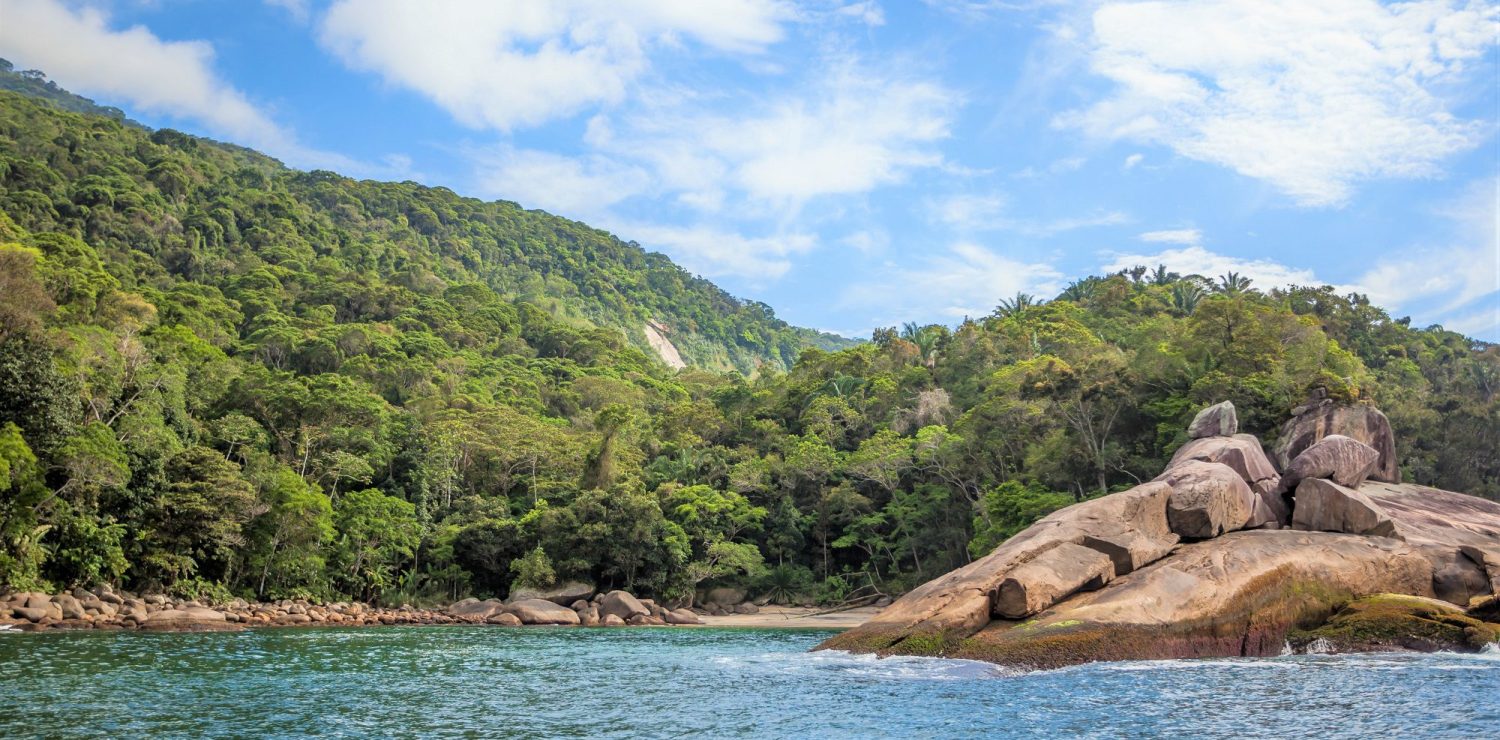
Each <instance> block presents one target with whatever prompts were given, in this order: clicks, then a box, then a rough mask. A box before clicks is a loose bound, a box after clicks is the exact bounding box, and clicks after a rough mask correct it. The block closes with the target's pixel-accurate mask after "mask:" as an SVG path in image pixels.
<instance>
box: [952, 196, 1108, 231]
mask: <svg viewBox="0 0 1500 740" xmlns="http://www.w3.org/2000/svg"><path fill="white" fill-rule="evenodd" d="M925 206H926V210H927V216H928V220H929V221H931V222H932V223H935V224H939V225H942V226H944V227H947V228H949V229H952V230H954V231H957V232H959V233H977V232H984V231H1010V232H1014V233H1017V234H1022V235H1025V236H1034V237H1048V236H1054V235H1057V234H1061V233H1064V232H1068V231H1076V230H1078V229H1087V228H1094V227H1099V226H1115V225H1119V224H1123V223H1128V222H1129V221H1130V217H1129V216H1128V215H1127V214H1125V213H1123V212H1121V211H1098V212H1095V213H1093V214H1090V215H1087V216H1073V217H1066V218H1055V219H1050V220H1047V219H1035V218H1017V217H1015V216H1013V215H1011V213H1010V212H1009V210H1008V207H1007V206H1008V200H1007V199H1006V198H1005V196H1003V195H1001V194H998V193H958V194H954V195H949V196H944V197H939V198H929V199H928V200H927V201H926V204H925Z"/></svg>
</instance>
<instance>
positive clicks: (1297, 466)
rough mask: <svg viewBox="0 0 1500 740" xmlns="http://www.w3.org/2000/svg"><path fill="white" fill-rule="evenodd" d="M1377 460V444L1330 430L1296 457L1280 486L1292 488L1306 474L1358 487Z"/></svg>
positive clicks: (1378, 461)
mask: <svg viewBox="0 0 1500 740" xmlns="http://www.w3.org/2000/svg"><path fill="white" fill-rule="evenodd" d="M1378 464H1380V453H1379V452H1376V451H1375V448H1374V447H1371V446H1369V445H1367V444H1365V443H1363V442H1360V441H1358V440H1355V439H1352V438H1349V437H1345V436H1344V435H1342V434H1330V435H1328V436H1326V437H1324V438H1322V439H1320V440H1318V441H1317V442H1315V443H1313V445H1312V446H1311V447H1308V448H1307V449H1305V450H1303V451H1302V452H1301V453H1300V454H1298V455H1297V457H1295V458H1293V460H1292V464H1291V465H1289V466H1287V469H1286V475H1285V476H1283V477H1282V479H1281V487H1282V489H1283V490H1292V489H1293V488H1295V487H1296V485H1297V483H1298V482H1299V481H1301V480H1302V479H1304V478H1328V479H1330V480H1332V481H1333V482H1334V483H1337V484H1339V485H1341V486H1345V487H1348V488H1358V487H1359V484H1361V483H1364V482H1365V479H1366V478H1369V477H1370V473H1372V472H1374V470H1375V466H1376V465H1378Z"/></svg>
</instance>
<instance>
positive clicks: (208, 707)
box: [0, 627, 1500, 738]
mask: <svg viewBox="0 0 1500 740" xmlns="http://www.w3.org/2000/svg"><path fill="white" fill-rule="evenodd" d="M829 634H830V633H827V632H813V631H791V630H730V629H641V628H636V629H619V630H580V629H546V628H524V629H501V628H455V627H446V628H445V627H431V628H373V629H282V630H262V631H252V632H243V633H208V634H132V633H50V634H49V633H37V634H17V633H0V694H3V703H0V736H3V737H33V736H48V737H58V736H90V737H98V736H112V737H115V736H118V737H125V736H136V737H152V738H154V737H201V736H217V737H223V736H241V737H243V736H302V735H343V736H359V737H366V736H405V737H410V736H435V735H439V736H453V735H467V736H520V737H539V736H569V737H573V736H580V735H602V736H644V737H676V736H698V737H725V736H729V737H737V736H767V737H795V738H804V737H976V736H986V737H1007V736H1016V737H1030V736H1047V737H1087V736H1093V737H1255V736H1274V737H1285V736H1317V737H1330V736H1332V737H1361V736H1364V737H1368V736H1370V735H1373V734H1381V735H1388V734H1394V733H1417V732H1420V733H1422V734H1424V735H1426V736H1429V737H1486V736H1487V737H1495V736H1497V734H1500V655H1497V654H1493V653H1491V654H1484V655H1478V656H1465V655H1453V654H1437V655H1367V656H1300V657H1285V658H1273V659H1260V660H1204V661H1155V662H1141V663H1114V664H1098V665H1093V666H1080V667H1075V668H1069V669H1064V670H1060V671H1048V672H1041V673H1029V674H1015V673H1008V672H1005V671H1002V670H999V669H997V668H994V667H992V666H989V665H986V664H980V663H970V662H963V661H944V660H931V659H915V658H905V659H889V660H882V661H877V660H874V659H872V658H869V657H866V656H851V655H846V654H841V653H827V652H824V653H808V652H806V651H807V649H808V648H810V647H812V646H813V645H815V644H817V643H818V642H819V641H820V640H822V639H823V638H824V637H827V636H828V635H829Z"/></svg>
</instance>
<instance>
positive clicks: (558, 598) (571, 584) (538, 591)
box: [505, 581, 594, 606]
mask: <svg viewBox="0 0 1500 740" xmlns="http://www.w3.org/2000/svg"><path fill="white" fill-rule="evenodd" d="M593 595H594V584H592V583H583V582H582V581H567V582H564V583H559V584H557V585H556V586H552V587H551V588H514V589H511V592H510V596H509V597H508V598H506V599H505V603H507V604H514V603H515V602H517V601H525V600H527V599H546V600H547V601H550V602H552V603H554V604H557V605H559V606H568V605H569V604H572V603H573V602H575V601H577V600H579V599H584V600H588V599H589V598H590V597H592V596H593Z"/></svg>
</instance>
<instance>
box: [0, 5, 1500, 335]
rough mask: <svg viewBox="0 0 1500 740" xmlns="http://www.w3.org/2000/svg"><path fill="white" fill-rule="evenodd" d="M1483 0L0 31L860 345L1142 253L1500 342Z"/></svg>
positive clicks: (103, 77) (625, 12) (128, 24)
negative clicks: (540, 212) (514, 213)
mask: <svg viewBox="0 0 1500 740" xmlns="http://www.w3.org/2000/svg"><path fill="white" fill-rule="evenodd" d="M1497 29H1500V5H1497V4H1495V3H1484V2H1466V1H1464V0H1418V1H1417V2H1408V3H1400V4H1382V3H1378V2H1373V1H1366V0H1319V2H1316V3H1309V2H1306V1H1305V0H1192V1H1181V2H1179V1H1175V0H1171V1H1163V2H1137V1H1136V0H1130V1H1114V0H1099V1H1092V2H1047V1H1046V0H1034V1H1030V2H1028V1H1025V0H1013V1H1010V2H1006V1H1002V0H926V2H919V1H917V0H907V1H905V2H895V1H894V0H890V1H887V2H878V1H877V0H867V1H865V2H848V0H829V1H827V2H823V1H809V2H800V3H791V2H782V1H781V0H612V1H610V2H602V1H593V0H518V1H515V2H502V1H492V2H478V1H474V2H460V1H457V0H428V1H426V2H405V1H404V0H336V1H334V2H313V1H311V0H274V1H267V2H249V1H247V2H214V1H210V0H155V1H149V2H131V1H129V0H116V1H114V2H94V3H85V2H62V1H60V0H4V3H3V6H0V56H4V57H6V58H9V59H10V60H11V61H13V62H14V63H15V64H16V65H17V66H18V67H21V68H37V69H41V70H43V71H45V72H46V73H47V74H48V75H49V76H50V77H51V78H52V79H54V80H56V81H57V82H58V83H59V84H61V85H62V86H64V87H66V88H69V89H71V90H73V91H75V92H78V93H81V94H84V95H88V96H90V97H93V98H95V99H96V100H99V101H101V102H104V103H108V104H111V105H117V106H119V107H121V108H124V109H125V110H126V111H128V112H129V113H130V114H131V115H132V116H133V117H135V118H137V119H138V120H141V121H143V122H145V123H148V124H151V125H156V126H172V127H175V128H179V129H183V130H186V131H191V132H193V133H197V134H202V135H206V136H212V137H214V138H219V139H223V140H228V141H234V142H237V143H242V144H245V145H248V146H253V147H255V148H258V149H261V150H263V151H266V152H268V153H270V154H272V155H274V156H277V157H279V158H281V159H282V160H284V161H285V162H287V163H288V164H290V165H292V166H295V167H299V168H307V169H311V168H325V169H333V170H337V171H340V172H343V173H346V174H350V175H353V176H358V177H369V178H378V179H412V180H417V181H419V182H423V183H426V184H430V185H442V186H446V187H449V188H452V189H453V190H455V191H457V192H459V193H461V194H464V195H471V196H475V197H480V198H485V199H506V200H514V201H517V202H519V203H521V204H522V205H524V206H527V207H535V208H543V209H546V210H549V211H552V212H554V213H558V214H561V215H564V216H568V217H572V218H576V219H579V220H582V221H585V222H588V223H590V224H593V225H596V226H600V227H602V228H606V229H609V230H611V231H613V232H614V233H616V234H618V235H619V236H620V237H621V238H624V239H627V240H634V241H637V242H639V243H640V244H641V245H642V246H644V247H646V248H648V249H652V250H656V251H661V252H665V253H666V254H668V255H670V256H672V257H673V258H674V259H675V260H677V261H678V262H679V263H680V264H682V265H684V266H685V267H687V268H688V269H690V270H693V271H694V272H697V273H700V274H702V275H705V276H707V277H710V278H712V279H713V280H715V281H716V282H718V283H719V284H720V285H722V286H724V287H725V288H726V289H728V290H730V291H731V292H733V293H735V294H737V295H741V296H744V297H748V298H754V299H756V300H761V301H765V302H766V303H769V304H770V305H772V306H773V307H775V308H776V310H777V312H778V313H779V314H780V315H781V316H782V317H784V318H786V319H787V320H789V321H791V322H793V323H796V324H800V325H804V326H812V327H816V328H820V329H825V330H829V331H835V332H839V333H841V334H845V335H849V336H868V334H869V332H870V330H871V328H873V327H877V326H887V325H895V324H898V323H900V322H903V321H907V320H917V321H921V322H924V323H925V322H943V323H950V324H951V323H955V322H957V321H958V320H960V319H961V318H962V317H963V316H965V315H972V316H978V315H983V314H985V313H988V312H989V311H990V310H992V309H993V307H994V305H995V304H996V303H997V302H998V301H999V299H1001V298H1004V297H1009V296H1012V295H1014V294H1015V293H1017V292H1022V291H1024V292H1028V293H1033V294H1037V295H1040V296H1043V297H1051V296H1052V295H1055V294H1056V293H1057V292H1058V291H1059V290H1060V289H1061V288H1062V287H1064V286H1065V285H1066V284H1067V283H1068V282H1069V281H1070V280H1072V279H1074V278H1077V277H1081V276H1084V275H1087V274H1091V273H1101V272H1104V271H1110V270H1114V269H1118V268H1120V267H1127V266H1130V265H1133V264H1149V265H1155V264H1157V263H1159V262H1164V263H1166V264H1167V265H1168V266H1170V267H1172V268H1174V269H1176V270H1178V271H1182V272H1198V273H1201V274H1206V275H1219V274H1222V273H1224V272H1226V271H1229V270H1235V271H1238V272H1241V273H1243V274H1247V275H1249V276H1250V277H1252V278H1253V279H1254V280H1255V285H1256V286H1257V287H1262V288H1269V287H1272V286H1275V285H1281V284H1288V283H1299V284H1332V285H1335V286H1339V287H1340V288H1343V289H1346V290H1358V291H1360V292H1364V293H1368V294H1369V295H1370V297H1371V299H1372V300H1374V301H1375V302H1377V303H1378V304H1380V305H1382V306H1385V307H1387V308H1389V309H1391V310H1392V312H1393V313H1394V314H1395V315H1397V316H1402V315H1410V316H1412V317H1413V320H1414V322H1415V323H1416V324H1418V325H1423V326H1425V325H1428V324H1432V323H1442V324H1443V325H1445V326H1447V327H1449V328H1452V329H1455V330H1459V331H1463V332H1465V333H1468V334H1470V335H1472V336H1476V337H1479V338H1483V339H1488V340H1492V341H1500V292H1497V291H1500V242H1497V231H1500V227H1497V221H1500V195H1497V177H1500V141H1497V131H1496V129H1497V126H1500V54H1497V49H1496V38H1497Z"/></svg>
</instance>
